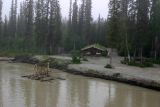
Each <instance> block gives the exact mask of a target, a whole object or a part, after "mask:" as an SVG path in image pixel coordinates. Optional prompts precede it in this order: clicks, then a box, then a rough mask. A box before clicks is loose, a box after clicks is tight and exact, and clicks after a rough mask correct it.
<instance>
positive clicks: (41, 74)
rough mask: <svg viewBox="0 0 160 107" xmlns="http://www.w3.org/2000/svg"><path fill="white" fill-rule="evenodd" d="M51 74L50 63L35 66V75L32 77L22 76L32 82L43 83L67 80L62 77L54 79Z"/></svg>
mask: <svg viewBox="0 0 160 107" xmlns="http://www.w3.org/2000/svg"><path fill="white" fill-rule="evenodd" d="M50 72H51V70H50V64H49V62H47V63H38V64H35V65H34V73H33V74H32V75H25V76H22V77H23V78H28V79H31V80H39V81H42V82H47V81H48V82H50V81H52V80H55V79H60V80H65V79H64V78H60V77H57V78H55V77H52V76H51V75H50V74H49V73H50Z"/></svg>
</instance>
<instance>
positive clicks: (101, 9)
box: [2, 0, 109, 20]
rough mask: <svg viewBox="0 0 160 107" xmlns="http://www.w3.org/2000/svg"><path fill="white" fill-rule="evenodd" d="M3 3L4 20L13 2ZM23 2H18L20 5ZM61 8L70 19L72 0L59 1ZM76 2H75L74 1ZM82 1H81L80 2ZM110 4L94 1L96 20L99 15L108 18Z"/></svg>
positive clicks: (99, 0)
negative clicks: (70, 3) (69, 12)
mask: <svg viewBox="0 0 160 107" xmlns="http://www.w3.org/2000/svg"><path fill="white" fill-rule="evenodd" d="M2 1H3V11H2V12H3V13H2V14H3V18H4V16H5V15H7V16H8V14H9V11H10V6H11V1H12V0H2ZM21 1H23V0H18V5H19V3H20V2H21ZM59 1H60V6H61V14H62V17H63V18H64V17H68V11H69V1H70V0H59ZM73 1H74V0H73ZM78 1H81V0H78ZM108 2H109V0H92V17H93V18H94V20H95V19H97V18H98V16H99V14H100V15H101V17H103V18H107V13H108Z"/></svg>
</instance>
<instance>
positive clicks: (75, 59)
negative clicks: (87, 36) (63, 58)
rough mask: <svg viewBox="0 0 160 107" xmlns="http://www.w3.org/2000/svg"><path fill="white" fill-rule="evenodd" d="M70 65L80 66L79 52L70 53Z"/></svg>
mask: <svg viewBox="0 0 160 107" xmlns="http://www.w3.org/2000/svg"><path fill="white" fill-rule="evenodd" d="M71 53H72V63H73V64H80V63H81V54H80V52H79V51H76V50H74V51H72V52H71Z"/></svg>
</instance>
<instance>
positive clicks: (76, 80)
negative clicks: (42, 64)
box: [0, 62, 160, 107]
mask: <svg viewBox="0 0 160 107" xmlns="http://www.w3.org/2000/svg"><path fill="white" fill-rule="evenodd" d="M32 72H33V66H32V65H28V64H17V63H14V64H13V63H8V62H0V107H160V92H157V91H153V90H149V89H144V88H140V87H135V86H130V85H126V84H121V83H117V82H112V81H107V80H102V79H96V78H89V77H83V76H77V75H72V74H68V73H64V72H61V71H58V70H53V73H52V75H53V76H55V77H62V78H65V79H66V80H54V81H52V82H40V81H34V80H28V79H24V78H21V76H22V75H26V74H30V73H32Z"/></svg>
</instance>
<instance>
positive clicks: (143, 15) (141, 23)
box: [136, 0, 149, 63]
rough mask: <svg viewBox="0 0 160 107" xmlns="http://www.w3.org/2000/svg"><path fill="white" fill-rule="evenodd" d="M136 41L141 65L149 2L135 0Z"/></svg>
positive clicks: (147, 0) (147, 33)
mask: <svg viewBox="0 0 160 107" xmlns="http://www.w3.org/2000/svg"><path fill="white" fill-rule="evenodd" d="M136 3H137V4H136V5H137V26H136V27H137V36H138V38H139V39H137V43H138V47H139V55H140V58H141V63H143V51H144V47H145V46H146V42H147V38H148V35H149V32H148V31H149V15H148V14H149V0H137V2H136Z"/></svg>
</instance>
